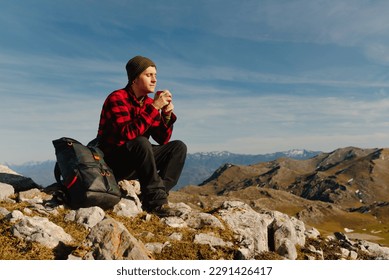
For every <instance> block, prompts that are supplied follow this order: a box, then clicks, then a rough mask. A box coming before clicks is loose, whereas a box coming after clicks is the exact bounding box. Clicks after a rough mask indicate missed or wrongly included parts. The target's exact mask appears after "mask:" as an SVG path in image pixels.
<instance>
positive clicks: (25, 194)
mask: <svg viewBox="0 0 389 280" xmlns="http://www.w3.org/2000/svg"><path fill="white" fill-rule="evenodd" d="M44 199H46V200H50V199H52V196H51V195H48V194H46V193H43V192H42V191H41V190H40V189H37V188H33V189H29V190H26V191H21V192H19V196H18V200H19V201H20V202H28V203H31V204H35V203H43V200H44Z"/></svg>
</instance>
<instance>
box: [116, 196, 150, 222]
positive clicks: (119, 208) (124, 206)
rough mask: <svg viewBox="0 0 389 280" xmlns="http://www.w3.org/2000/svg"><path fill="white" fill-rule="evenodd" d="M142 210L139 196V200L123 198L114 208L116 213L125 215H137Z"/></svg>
mask: <svg viewBox="0 0 389 280" xmlns="http://www.w3.org/2000/svg"><path fill="white" fill-rule="evenodd" d="M142 211H143V210H142V205H141V203H140V201H139V198H137V200H135V199H129V198H122V199H120V201H119V202H118V203H117V204H116V205H115V206H114V208H113V212H114V213H116V214H117V215H118V216H123V217H135V216H136V215H138V214H139V213H141V212H142Z"/></svg>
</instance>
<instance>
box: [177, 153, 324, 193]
mask: <svg viewBox="0 0 389 280" xmlns="http://www.w3.org/2000/svg"><path fill="white" fill-rule="evenodd" d="M319 153H320V152H318V151H307V150H304V149H302V150H298V149H293V150H289V151H284V152H276V153H269V154H257V155H250V154H234V153H230V152H226V151H224V152H203V153H193V154H188V155H187V158H186V162H185V167H184V170H183V172H182V175H181V178H180V180H179V181H178V184H177V186H176V188H175V189H180V188H182V187H184V186H188V185H199V184H201V183H202V182H204V181H205V180H206V179H207V178H209V176H211V175H212V173H213V172H214V171H215V170H216V169H217V168H219V167H220V166H222V165H224V164H226V163H229V164H236V165H249V164H256V163H261V162H266V161H271V160H275V159H278V158H284V157H285V158H293V159H308V158H311V157H314V156H316V155H318V154H319Z"/></svg>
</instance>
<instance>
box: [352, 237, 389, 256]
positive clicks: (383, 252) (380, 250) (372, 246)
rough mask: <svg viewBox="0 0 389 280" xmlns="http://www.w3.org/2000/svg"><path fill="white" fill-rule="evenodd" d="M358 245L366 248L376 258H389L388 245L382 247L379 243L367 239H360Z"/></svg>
mask: <svg viewBox="0 0 389 280" xmlns="http://www.w3.org/2000/svg"><path fill="white" fill-rule="evenodd" d="M358 245H359V246H361V247H363V248H365V249H366V251H367V252H368V253H369V254H370V255H371V256H374V257H375V259H376V260H389V248H388V247H382V246H380V245H379V244H376V243H373V242H369V241H365V240H361V241H359V242H358Z"/></svg>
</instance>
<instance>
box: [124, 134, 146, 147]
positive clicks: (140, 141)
mask: <svg viewBox="0 0 389 280" xmlns="http://www.w3.org/2000/svg"><path fill="white" fill-rule="evenodd" d="M126 145H127V149H129V150H132V149H134V148H135V149H141V150H147V149H151V143H150V141H149V139H147V138H146V137H143V136H139V137H136V138H135V139H133V140H130V141H128V142H127V143H126Z"/></svg>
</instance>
